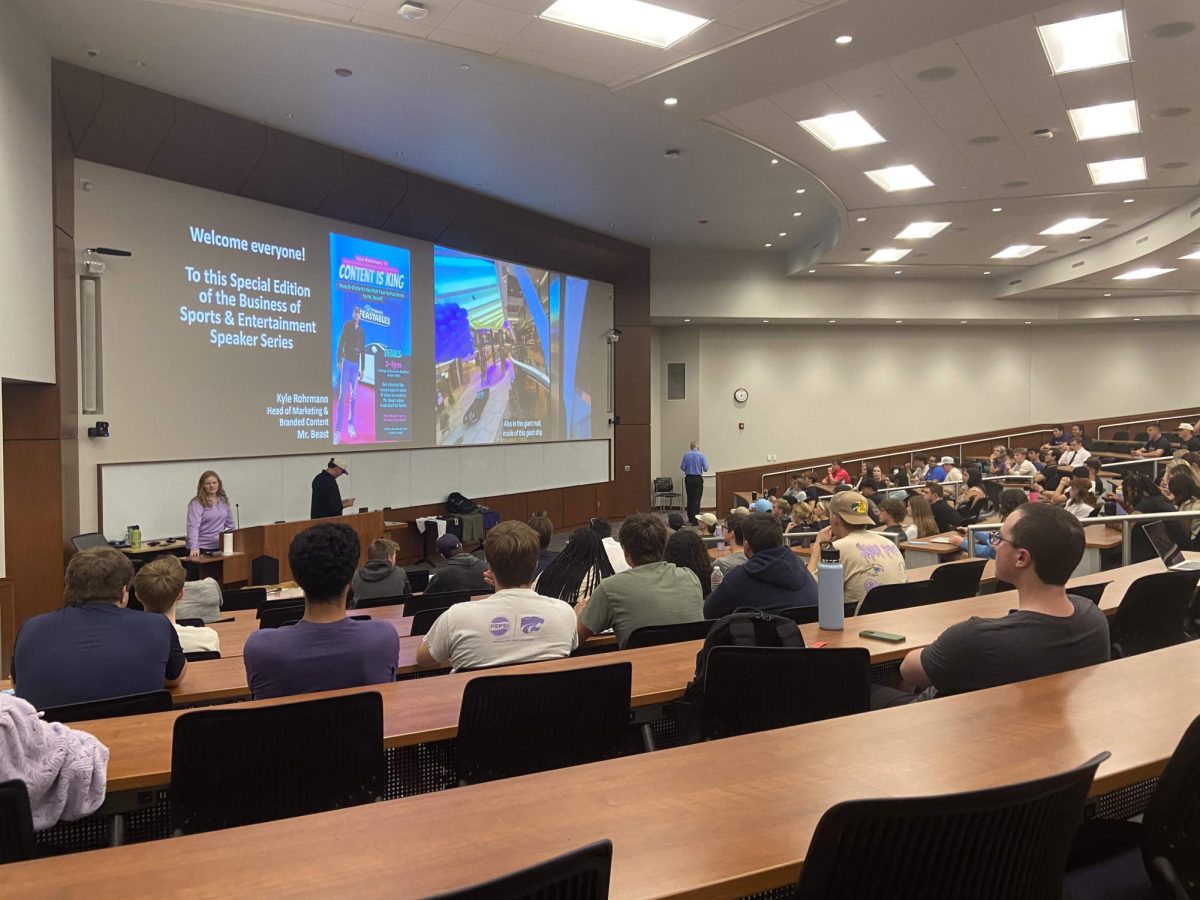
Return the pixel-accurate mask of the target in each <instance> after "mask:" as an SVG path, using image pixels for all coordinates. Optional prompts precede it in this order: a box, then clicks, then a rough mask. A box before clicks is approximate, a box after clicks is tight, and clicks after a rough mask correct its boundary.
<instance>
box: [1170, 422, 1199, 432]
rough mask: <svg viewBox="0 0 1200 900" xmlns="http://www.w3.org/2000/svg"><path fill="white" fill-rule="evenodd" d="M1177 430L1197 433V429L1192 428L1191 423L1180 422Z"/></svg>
mask: <svg viewBox="0 0 1200 900" xmlns="http://www.w3.org/2000/svg"><path fill="white" fill-rule="evenodd" d="M1175 430H1176V431H1195V430H1196V429H1195V428H1193V427H1192V426H1191V423H1190V422H1180V423H1179V427H1178V428H1177V429H1175Z"/></svg>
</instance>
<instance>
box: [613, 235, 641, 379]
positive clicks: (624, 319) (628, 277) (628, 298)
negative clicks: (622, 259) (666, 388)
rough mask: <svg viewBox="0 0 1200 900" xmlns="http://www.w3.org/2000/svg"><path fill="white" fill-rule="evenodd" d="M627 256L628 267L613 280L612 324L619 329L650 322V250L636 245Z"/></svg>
mask: <svg viewBox="0 0 1200 900" xmlns="http://www.w3.org/2000/svg"><path fill="white" fill-rule="evenodd" d="M629 257H630V263H629V268H628V269H627V270H626V271H625V273H624V274H623V275H622V276H621V277H619V278H617V279H616V281H614V282H613V287H614V292H613V324H614V325H615V326H616V327H617V328H621V329H624V328H626V327H628V326H635V327H636V326H643V325H644V326H648V325H649V324H650V251H649V250H647V249H645V248H642V247H637V248H635V249H634V250H632V251H631V252H630V254H629ZM649 371H650V370H649V368H647V370H646V373H647V379H648V378H649Z"/></svg>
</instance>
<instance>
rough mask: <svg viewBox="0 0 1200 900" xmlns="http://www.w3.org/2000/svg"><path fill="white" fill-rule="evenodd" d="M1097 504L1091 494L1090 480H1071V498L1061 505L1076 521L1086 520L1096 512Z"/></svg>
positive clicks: (1093, 495)
mask: <svg viewBox="0 0 1200 900" xmlns="http://www.w3.org/2000/svg"><path fill="white" fill-rule="evenodd" d="M1099 502H1100V501H1098V500H1097V499H1096V495H1095V494H1093V493H1092V482H1091V479H1089V478H1072V479H1071V496H1070V497H1068V498H1067V502H1066V503H1064V504H1063V509H1065V510H1066V511H1067V512H1069V513H1070V514H1071V515H1073V516H1074V517H1075V518H1077V519H1087V518H1089V517H1090V516H1091V515H1092V513H1094V512H1095V511H1096V507H1097V506H1098V505H1099Z"/></svg>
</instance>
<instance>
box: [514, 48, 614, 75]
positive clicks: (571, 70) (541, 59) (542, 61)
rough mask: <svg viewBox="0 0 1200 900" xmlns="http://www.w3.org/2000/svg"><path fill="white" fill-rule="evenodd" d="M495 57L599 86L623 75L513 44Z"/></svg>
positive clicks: (578, 60) (576, 60)
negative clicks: (591, 82)
mask: <svg viewBox="0 0 1200 900" xmlns="http://www.w3.org/2000/svg"><path fill="white" fill-rule="evenodd" d="M494 55H495V56H498V57H501V58H502V59H510V60H512V61H514V62H520V63H525V64H527V65H531V66H537V67H538V68H541V69H549V70H550V71H551V72H559V73H561V74H563V75H570V76H571V77H573V78H581V79H583V80H584V81H593V82H595V83H597V84H607V83H608V82H610V81H612V80H613V79H615V78H618V77H619V76H620V75H621V71H620V70H619V69H612V68H607V67H605V66H598V65H595V64H593V63H590V62H585V61H584V60H581V59H570V58H568V57H565V56H554V55H553V54H550V53H542V52H541V51H540V50H533V49H530V48H528V47H517V46H514V45H513V44H505V45H504V46H502V47H501V48H500V49H499V50H497V51H496V53H495V54H494Z"/></svg>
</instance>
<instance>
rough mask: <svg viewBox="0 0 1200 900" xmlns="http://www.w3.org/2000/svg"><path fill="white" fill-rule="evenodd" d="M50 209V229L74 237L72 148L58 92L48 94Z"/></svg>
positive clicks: (73, 163)
mask: <svg viewBox="0 0 1200 900" xmlns="http://www.w3.org/2000/svg"><path fill="white" fill-rule="evenodd" d="M50 164H51V200H50V208H51V215H52V218H53V222H54V227H55V228H57V229H59V230H60V231H62V232H63V233H64V234H66V235H67V236H68V237H71V236H73V235H74V234H75V148H74V147H73V146H72V144H71V129H70V126H69V125H68V123H67V114H66V111H65V109H64V108H63V103H62V99H61V97H60V96H59V93H58V91H51V94H50Z"/></svg>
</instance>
